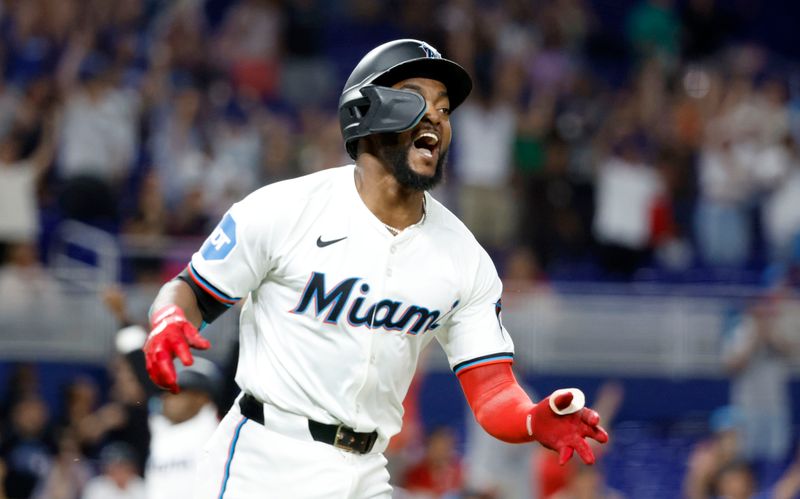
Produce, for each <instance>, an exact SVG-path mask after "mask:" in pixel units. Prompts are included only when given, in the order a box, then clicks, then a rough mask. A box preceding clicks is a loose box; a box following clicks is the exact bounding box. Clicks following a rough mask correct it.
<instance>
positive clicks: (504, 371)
mask: <svg viewBox="0 0 800 499" xmlns="http://www.w3.org/2000/svg"><path fill="white" fill-rule="evenodd" d="M458 380H459V382H461V388H462V389H463V390H464V395H466V397H467V402H469V406H470V407H471V408H472V412H473V414H475V419H477V420H478V423H479V424H480V425H481V426H482V427H483V429H484V430H486V432H487V433H489V434H490V435H492V436H493V437H495V438H497V439H500V440H502V441H504V442H509V443H523V442H532V441H533V440H534V438H533V436H532V435H531V428H530V421H529V415H530V413H531V410H532V409H533V407H534V403H533V402H532V401H531V399H530V397H528V395H527V394H526V393H525V391H524V390H523V389H522V387H521V386H519V383H517V379H516V378H515V377H514V373H513V372H512V371H511V362H502V363H496V364H487V365H481V366H477V367H474V368H472V369H469V370H467V371H463V372H461V373H459V375H458Z"/></svg>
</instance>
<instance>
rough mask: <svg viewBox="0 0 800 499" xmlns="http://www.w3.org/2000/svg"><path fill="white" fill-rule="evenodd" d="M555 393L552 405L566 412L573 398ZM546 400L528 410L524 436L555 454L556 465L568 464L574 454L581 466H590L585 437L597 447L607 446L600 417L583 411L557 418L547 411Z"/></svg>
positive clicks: (548, 403)
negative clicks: (556, 454)
mask: <svg viewBox="0 0 800 499" xmlns="http://www.w3.org/2000/svg"><path fill="white" fill-rule="evenodd" d="M559 392H560V391H558V392H555V393H554V394H553V395H555V397H556V398H555V399H554V400H553V405H554V406H555V407H556V409H557V410H558V411H559V412H562V411H567V410H568V409H569V407H570V404H572V399H573V394H572V393H571V392H569V391H564V392H561V393H559ZM553 395H551V396H550V397H552V396H553ZM550 397H547V398H545V399H543V400H542V401H540V402H539V403H538V404H536V405H535V406H534V407H533V409H531V412H530V413H529V415H528V423H529V425H528V433H530V435H531V436H532V437H533V438H534V439H536V440H537V441H538V442H539V443H540V444H542V445H543V446H545V447H547V448H548V449H551V450H554V451H556V452H558V455H559V459H558V464H561V465H564V464H565V463H566V462H567V461H569V458H571V457H572V453H573V452H574V451H578V456H580V458H581V459H582V460H583V462H584V463H586V464H593V463H594V453H593V452H592V449H591V447H589V444H588V443H587V442H586V440H584V439H585V438H586V437H589V438H592V439H594V440H597V441H598V442H600V443H601V444H604V443H606V442H608V433H606V431H605V430H604V429H603V428H602V427H601V426H600V415H599V414H597V412H595V411H593V410H591V409H589V408H586V407H581V408H579V409H577V410H576V411H575V412H572V413H569V414H565V413H563V412H562V413H561V414H558V413H556V412H554V410H553V408H552V407H551V404H550ZM581 405H582V404H581Z"/></svg>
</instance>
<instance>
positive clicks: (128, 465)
mask: <svg viewBox="0 0 800 499" xmlns="http://www.w3.org/2000/svg"><path fill="white" fill-rule="evenodd" d="M99 461H100V462H99V464H100V470H101V472H102V473H101V474H100V475H98V476H96V477H94V478H92V479H91V480H89V482H88V483H87V484H86V487H85V489H84V492H83V495H82V496H81V499H146V498H147V497H148V496H147V495H146V494H145V486H144V480H142V477H141V476H139V474H138V469H137V467H136V455H135V452H134V451H133V449H132V448H130V447H129V446H128V445H127V444H124V443H122V442H112V443H110V444H108V445H106V446H105V447H103V450H102V451H100V459H99Z"/></svg>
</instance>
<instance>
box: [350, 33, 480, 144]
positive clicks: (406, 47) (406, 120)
mask: <svg viewBox="0 0 800 499" xmlns="http://www.w3.org/2000/svg"><path fill="white" fill-rule="evenodd" d="M414 77H420V78H430V79H433V80H437V81H440V82H442V83H443V84H444V85H445V87H446V88H447V93H448V96H449V98H450V107H451V109H455V108H456V107H457V106H458V105H459V104H461V103H462V102H463V101H464V99H466V98H467V96H468V95H469V93H470V91H471V90H472V79H471V78H470V76H469V74H468V73H467V72H466V71H465V70H464V68H462V67H461V66H459V65H458V64H456V63H455V62H453V61H450V60H448V59H444V58H443V57H442V56H441V54H440V53H439V52H438V51H437V50H436V49H435V48H433V47H431V46H430V45H428V44H427V43H425V42H422V41H419V40H412V39H405V40H395V41H393V42H388V43H385V44H383V45H380V46H378V47H376V48H374V49H373V50H371V51H370V52H369V53H368V54H367V55H365V56H364V58H362V59H361V61H360V62H359V63H358V65H356V67H355V69H354V70H353V72H352V73H351V74H350V77H349V78H348V79H347V83H346V84H345V89H344V91H343V92H342V95H341V98H340V99H339V125H340V128H341V131H342V136H343V137H344V142H345V146H346V148H347V153H348V154H349V155H350V157H351V158H353V159H356V155H357V154H356V153H357V147H356V145H357V143H358V139H360V138H362V137H366V136H368V135H371V134H373V133H387V132H402V131H405V130H409V129H411V128H413V127H414V126H416V125H417V124H418V123H419V121H420V120H421V119H422V116H424V114H425V109H426V106H427V105H426V103H425V100H424V99H423V98H422V96H420V95H418V94H416V93H414V92H409V91H405V90H397V89H393V88H391V85H393V84H395V83H397V82H400V81H403V80H405V79H408V78H414Z"/></svg>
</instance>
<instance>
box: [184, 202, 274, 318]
mask: <svg viewBox="0 0 800 499" xmlns="http://www.w3.org/2000/svg"><path fill="white" fill-rule="evenodd" d="M253 204H254V203H253V201H252V200H250V199H249V198H246V199H245V200H243V201H241V202H239V203H236V204H234V205H233V206H232V207H231V209H230V210H228V212H227V213H226V214H225V215H224V216H223V217H222V220H221V221H220V222H219V224H218V225H217V226H216V228H214V230H213V231H212V232H211V235H209V236H208V238H207V239H206V240H205V242H204V243H203V245H202V246H201V247H200V249H199V250H198V251H197V252H195V253H194V254H193V255H192V259H191V262H190V263H189V265H188V266H187V267H186V269H185V270H184V272H182V273H181V275H180V276H179V278H181V279H182V280H184V281H185V282H187V283H188V284H189V285H190V286H191V287H192V289H193V290H194V291H195V294H196V295H198V303H199V304H200V308H201V311H202V312H203V320H204V321H205V322H211V320H213V319H215V318H216V317H217V316H219V315H220V314H221V313H222V312H224V311H225V310H226V309H227V308H229V307H231V306H233V305H234V304H235V303H237V302H238V301H239V300H241V299H242V298H243V297H245V296H246V295H247V294H248V293H249V292H250V291H252V290H253V289H255V288H256V287H258V285H259V284H260V282H261V281H262V280H263V279H264V277H265V276H266V274H267V271H268V269H269V268H270V265H271V257H270V254H269V248H270V226H269V224H268V223H267V222H266V221H265V220H264V219H267V218H269V217H258V216H257V215H258V214H259V213H263V211H264V210H261V211H259V210H257V209H255V208H257V207H255V206H252V205H253Z"/></svg>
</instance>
